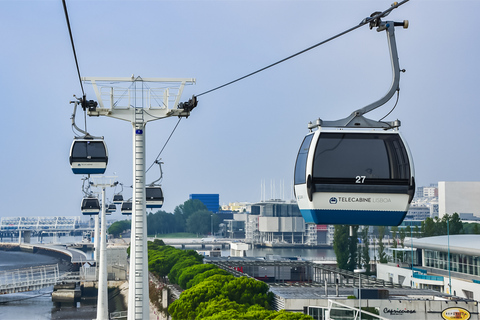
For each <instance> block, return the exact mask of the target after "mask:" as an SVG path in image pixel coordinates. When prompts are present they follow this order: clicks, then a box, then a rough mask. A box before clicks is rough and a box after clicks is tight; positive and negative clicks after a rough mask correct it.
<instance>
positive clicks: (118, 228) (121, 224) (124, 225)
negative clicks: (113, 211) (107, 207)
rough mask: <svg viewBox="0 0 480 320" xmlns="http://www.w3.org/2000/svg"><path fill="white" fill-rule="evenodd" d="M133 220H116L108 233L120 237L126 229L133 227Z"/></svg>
mask: <svg viewBox="0 0 480 320" xmlns="http://www.w3.org/2000/svg"><path fill="white" fill-rule="evenodd" d="M131 224H132V221H131V220H122V221H115V222H114V223H112V225H111V226H110V227H109V228H108V231H107V232H108V233H109V234H113V236H114V237H118V236H119V235H120V233H122V232H123V231H125V230H128V229H130V228H131Z"/></svg>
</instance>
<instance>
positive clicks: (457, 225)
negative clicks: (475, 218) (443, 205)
mask: <svg viewBox="0 0 480 320" xmlns="http://www.w3.org/2000/svg"><path fill="white" fill-rule="evenodd" d="M448 223H449V228H450V234H461V233H463V224H462V220H461V219H460V216H459V215H458V213H456V212H455V213H454V214H452V215H451V217H450V220H449V221H448Z"/></svg>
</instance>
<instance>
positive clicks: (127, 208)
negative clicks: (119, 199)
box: [120, 200, 132, 215]
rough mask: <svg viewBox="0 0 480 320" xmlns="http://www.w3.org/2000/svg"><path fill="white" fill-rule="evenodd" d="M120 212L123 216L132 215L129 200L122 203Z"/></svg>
mask: <svg viewBox="0 0 480 320" xmlns="http://www.w3.org/2000/svg"><path fill="white" fill-rule="evenodd" d="M120 211H121V212H122V214H124V215H131V214H132V201H131V200H128V201H124V202H123V203H122V208H121V209H120Z"/></svg>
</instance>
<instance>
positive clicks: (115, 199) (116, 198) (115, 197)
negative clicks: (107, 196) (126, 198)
mask: <svg viewBox="0 0 480 320" xmlns="http://www.w3.org/2000/svg"><path fill="white" fill-rule="evenodd" d="M122 202H123V196H122V195H121V194H115V195H113V203H114V204H122Z"/></svg>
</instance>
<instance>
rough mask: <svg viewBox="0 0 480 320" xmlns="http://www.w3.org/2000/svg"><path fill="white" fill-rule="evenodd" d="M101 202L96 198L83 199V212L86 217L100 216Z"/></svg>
mask: <svg viewBox="0 0 480 320" xmlns="http://www.w3.org/2000/svg"><path fill="white" fill-rule="evenodd" d="M100 209H101V208H100V201H99V200H98V198H95V197H86V198H83V199H82V205H81V210H82V213H83V214H84V215H98V214H99V213H100Z"/></svg>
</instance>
